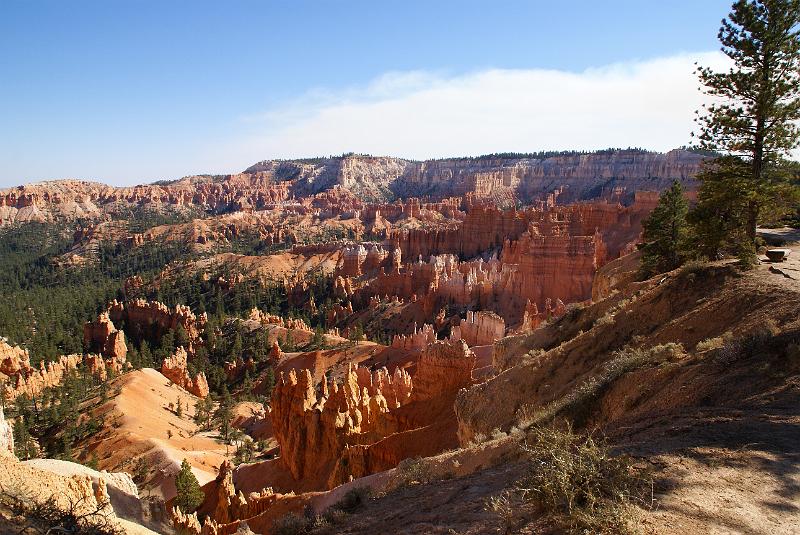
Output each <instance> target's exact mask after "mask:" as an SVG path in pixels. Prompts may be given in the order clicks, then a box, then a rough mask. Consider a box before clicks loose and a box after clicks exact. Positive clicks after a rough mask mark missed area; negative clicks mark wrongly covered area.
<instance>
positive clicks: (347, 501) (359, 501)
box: [333, 487, 372, 513]
mask: <svg viewBox="0 0 800 535" xmlns="http://www.w3.org/2000/svg"><path fill="white" fill-rule="evenodd" d="M371 496H372V489H371V488H369V487H354V488H352V489H350V490H348V491H347V492H346V493H345V494H344V496H343V497H342V499H341V500H339V501H338V502H336V504H334V506H333V508H334V509H337V510H339V511H344V512H345V513H354V512H356V511H358V510H359V509H361V507H363V506H364V504H366V503H367V500H369V498H370V497H371Z"/></svg>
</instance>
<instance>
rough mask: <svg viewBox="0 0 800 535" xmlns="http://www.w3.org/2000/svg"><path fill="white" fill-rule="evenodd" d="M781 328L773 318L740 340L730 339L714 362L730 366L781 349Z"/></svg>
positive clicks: (718, 351)
mask: <svg viewBox="0 0 800 535" xmlns="http://www.w3.org/2000/svg"><path fill="white" fill-rule="evenodd" d="M779 334H780V328H779V327H778V324H777V323H776V322H775V320H773V319H772V318H769V319H767V320H766V321H764V324H763V325H761V326H760V327H759V328H758V329H756V330H754V331H753V332H751V333H748V334H746V335H744V336H742V337H740V338H736V339H729V340H727V341H726V343H725V344H724V345H723V346H722V347H721V348H719V349H717V350H716V352H715V353H714V362H715V363H716V364H719V365H720V366H730V365H731V364H734V363H735V362H738V361H740V360H745V359H750V358H753V357H755V356H757V355H759V354H762V353H770V352H773V351H775V350H776V349H779V348H777V347H776V345H777V344H778V343H779V342H780V339H779Z"/></svg>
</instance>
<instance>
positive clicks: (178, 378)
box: [161, 347, 208, 398]
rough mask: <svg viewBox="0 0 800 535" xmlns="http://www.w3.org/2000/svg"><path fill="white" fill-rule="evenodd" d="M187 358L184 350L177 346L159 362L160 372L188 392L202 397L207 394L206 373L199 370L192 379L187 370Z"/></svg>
mask: <svg viewBox="0 0 800 535" xmlns="http://www.w3.org/2000/svg"><path fill="white" fill-rule="evenodd" d="M188 358H189V355H188V354H187V353H186V350H185V349H184V348H183V347H179V348H178V349H176V350H175V353H174V354H173V355H171V356H169V357H167V358H165V359H164V362H163V363H162V364H161V374H162V375H163V376H164V377H166V378H167V379H169V380H170V381H172V382H173V383H175V384H176V385H178V386H180V387H181V388H183V389H184V390H186V391H187V392H189V393H190V394H194V395H195V396H197V397H200V398H204V397H206V396H208V381H206V374H205V373H203V372H200V373H198V374H197V375H196V376H195V377H194V379H192V377H191V376H190V375H189V371H188V370H187V362H188Z"/></svg>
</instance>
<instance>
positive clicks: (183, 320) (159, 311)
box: [90, 299, 206, 353]
mask: <svg viewBox="0 0 800 535" xmlns="http://www.w3.org/2000/svg"><path fill="white" fill-rule="evenodd" d="M106 316H107V317H108V318H110V320H111V321H113V322H117V323H124V324H125V326H126V329H127V330H128V332H129V333H132V334H133V336H134V337H136V338H138V339H140V340H141V339H148V340H150V341H151V342H152V341H157V340H160V338H161V336H163V335H164V333H165V332H167V331H168V330H176V329H178V328H179V327H180V328H182V329H183V330H184V332H185V333H186V336H187V337H188V339H189V347H188V348H186V349H187V351H189V352H190V353H191V352H192V345H193V344H196V343H198V342H199V340H200V333H201V332H202V331H203V327H204V326H205V323H206V315H205V313H203V314H200V315H199V316H198V315H195V313H194V312H192V310H191V309H190V308H189V307H188V306H185V305H176V306H175V308H174V309H173V308H170V307H168V306H167V305H165V304H164V303H160V302H158V301H147V300H145V299H133V300H130V301H126V302H122V303H121V302H119V301H116V300H114V301H112V302H111V303H109V305H108V309H107V312H106ZM102 320H103V317H101V320H99V321H102ZM112 325H113V324H112ZM90 333H94V327H90Z"/></svg>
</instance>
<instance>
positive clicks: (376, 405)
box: [271, 340, 475, 488]
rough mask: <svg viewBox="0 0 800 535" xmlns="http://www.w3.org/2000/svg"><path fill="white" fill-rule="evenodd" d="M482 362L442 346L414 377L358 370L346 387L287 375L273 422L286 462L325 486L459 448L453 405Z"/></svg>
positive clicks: (426, 355) (461, 347) (425, 355)
mask: <svg viewBox="0 0 800 535" xmlns="http://www.w3.org/2000/svg"><path fill="white" fill-rule="evenodd" d="M474 366H475V356H474V355H473V354H472V352H471V351H470V350H469V348H468V347H467V345H466V344H465V343H464V342H463V341H461V340H458V341H453V342H434V343H432V344H430V345H429V346H427V348H426V349H425V350H424V351H423V352H422V353H421V355H420V356H419V359H418V360H417V361H416V367H417V371H416V373H415V374H414V378H413V380H412V378H411V377H410V376H409V374H408V373H407V372H406V371H405V370H403V369H400V368H396V369H395V370H394V372H393V373H391V374H390V373H389V372H388V371H387V370H386V369H380V370H378V371H376V372H370V371H369V370H367V369H366V368H358V367H356V368H354V367H351V368H350V369H349V371H348V372H347V373H346V374H345V377H344V378H343V380H342V381H341V382H339V381H336V380H334V381H330V382H329V381H328V379H327V378H324V379H323V381H322V383H321V384H320V385H319V387H317V385H315V384H314V382H313V379H312V375H311V372H310V371H309V370H301V371H300V372H299V373H297V372H295V371H294V370H292V371H290V372H289V374H288V375H283V374H282V376H281V378H280V380H279V381H278V384H277V385H276V386H275V391H274V392H273V395H272V404H271V409H272V410H271V418H272V425H273V429H274V432H275V438H276V440H277V441H278V443H279V444H280V447H281V462H282V463H283V464H284V466H285V467H286V468H287V469H288V470H289V471H290V472H291V474H292V476H293V477H294V478H295V479H296V480H298V481H300V480H302V481H304V482H305V483H309V482H315V483H314V484H315V485H316V486H317V487H318V488H332V487H334V486H336V485H337V484H340V483H343V482H345V481H348V480H349V479H350V478H358V477H363V476H365V475H368V474H370V473H373V472H376V471H380V470H385V469H387V468H390V467H392V466H394V465H396V464H397V463H398V462H400V461H401V460H402V459H404V458H406V457H407V456H408V452H409V451H410V452H417V453H418V454H422V453H423V452H426V454H432V453H435V452H437V451H441V449H444V448H446V447H449V446H450V445H452V444H454V443H455V442H454V441H455V427H454V423H455V421H454V418H453V416H454V413H453V410H452V403H453V400H454V399H455V395H456V393H457V392H458V390H459V389H460V388H462V387H464V386H466V385H468V384H470V383H471V381H472V376H471V372H472V369H473V368H474Z"/></svg>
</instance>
